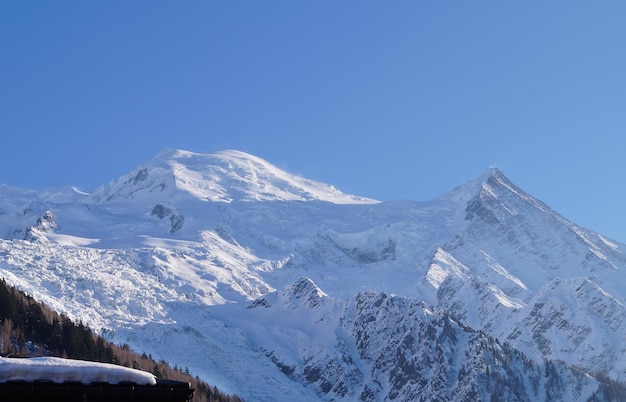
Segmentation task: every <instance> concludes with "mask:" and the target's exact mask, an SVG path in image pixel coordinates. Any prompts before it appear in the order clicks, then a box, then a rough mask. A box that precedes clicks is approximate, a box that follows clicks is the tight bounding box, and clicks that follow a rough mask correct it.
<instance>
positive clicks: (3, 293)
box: [0, 279, 241, 402]
mask: <svg viewBox="0 0 626 402" xmlns="http://www.w3.org/2000/svg"><path fill="white" fill-rule="evenodd" d="M0 353H2V355H15V356H25V357H33V356H57V357H65V358H70V359H81V360H90V361H97V362H103V363H113V364H118V365H122V366H126V367H132V368H135V369H139V370H144V371H148V372H151V373H153V374H154V375H156V376H157V377H160V378H167V379H171V380H177V381H185V382H189V383H191V385H192V387H193V388H194V389H195V392H194V397H193V399H192V400H193V401H196V402H205V401H208V402H214V401H216V402H217V401H226V402H239V401H241V399H240V398H239V397H237V396H232V395H226V394H224V393H222V392H220V391H219V390H218V389H217V388H216V387H212V386H210V385H208V384H206V383H205V382H203V381H201V380H200V379H199V378H198V377H193V376H192V375H191V374H190V373H189V370H188V369H187V368H185V369H183V368H179V367H176V366H175V367H171V366H170V365H169V364H167V362H165V361H163V360H161V361H158V362H157V361H156V360H154V359H153V358H152V356H149V355H146V354H143V355H139V354H138V353H135V352H133V351H132V350H131V349H130V348H129V347H128V345H122V346H117V345H115V344H113V343H111V342H108V341H107V340H105V339H104V338H102V337H100V336H98V335H95V334H94V333H93V332H92V331H91V329H90V328H89V327H87V326H86V325H84V324H83V323H78V324H77V323H75V322H73V321H72V320H70V319H69V318H68V317H66V316H64V315H61V314H58V313H56V312H55V311H53V310H51V309H50V308H48V307H47V306H46V305H44V304H43V303H38V302H36V301H35V300H34V299H33V298H32V297H30V296H28V295H26V294H24V293H23V292H21V291H20V290H18V289H16V288H15V287H10V286H8V285H7V284H6V282H5V281H4V279H1V280H0Z"/></svg>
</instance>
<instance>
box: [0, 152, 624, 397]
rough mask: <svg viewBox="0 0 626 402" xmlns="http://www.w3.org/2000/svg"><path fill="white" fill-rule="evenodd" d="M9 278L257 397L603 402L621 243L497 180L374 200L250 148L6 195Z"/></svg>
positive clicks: (615, 326)
mask: <svg viewBox="0 0 626 402" xmlns="http://www.w3.org/2000/svg"><path fill="white" fill-rule="evenodd" d="M0 236H1V237H2V238H3V239H2V240H0V276H2V277H4V278H5V279H6V280H7V281H8V282H9V283H11V284H14V285H16V286H18V287H20V288H21V289H23V290H25V291H26V292H28V293H30V294H32V295H33V296H34V297H35V298H37V299H39V300H42V301H44V302H45V303H47V304H48V305H50V306H51V307H53V308H55V309H56V310H58V311H60V312H63V313H65V314H67V315H69V316H71V317H74V318H77V319H80V320H82V321H83V322H85V323H87V324H89V325H90V326H91V327H92V328H94V329H96V330H98V331H100V332H101V333H103V334H105V335H106V336H107V337H108V338H110V339H111V340H113V341H115V342H120V343H121V342H125V343H128V344H129V345H131V346H132V347H134V348H135V349H137V350H139V351H140V352H146V353H150V354H152V355H153V356H155V357H157V358H159V359H161V358H162V359H165V360H168V361H169V362H171V363H172V364H177V365H179V366H181V367H182V366H186V367H188V368H189V369H190V370H191V371H192V372H193V373H195V374H198V375H199V376H200V377H202V378H203V379H204V380H206V381H208V382H211V383H213V384H216V385H217V386H219V387H220V388H221V389H224V390H225V391H226V392H236V393H237V394H239V395H241V396H243V397H244V398H247V399H249V400H275V399H276V396H277V395H280V397H281V399H286V400H312V401H313V400H320V399H321V400H366V401H378V400H432V399H440V400H464V399H469V400H487V399H489V398H491V397H492V396H493V397H496V398H498V399H499V400H564V401H565V400H587V399H589V398H591V399H592V400H593V399H594V398H595V400H603V399H612V397H611V395H614V394H612V393H611V392H614V391H615V390H614V389H613V388H612V387H613V386H614V385H615V383H613V382H611V380H610V379H614V380H621V379H623V378H624V375H625V374H626V361H624V359H620V357H622V356H624V353H625V352H626V335H625V334H626V328H625V327H624V326H625V324H624V323H625V322H626V320H625V318H626V308H625V307H624V305H625V304H626V276H624V270H626V254H624V250H625V248H626V245H623V244H620V243H618V242H615V241H612V240H610V239H607V238H605V237H603V236H601V235H600V234H597V233H594V232H592V231H590V230H587V229H585V228H582V227H579V226H577V225H576V224H574V223H573V222H570V221H568V220H567V219H565V218H563V217H562V216H560V215H559V214H558V213H557V212H555V211H553V210H552V209H550V207H548V206H547V205H545V204H544V203H542V202H541V201H539V200H536V199H534V198H533V197H532V196H530V195H529V194H527V193H525V192H524V191H523V190H521V189H520V188H518V187H516V186H515V185H514V184H513V183H511V182H510V181H509V180H508V179H507V178H506V177H505V176H504V175H503V174H502V172H500V171H499V170H497V169H489V170H487V171H486V172H484V173H483V174H482V175H481V176H479V177H478V178H477V179H475V180H472V181H470V182H468V183H466V184H463V185H461V186H459V187H457V188H455V189H453V190H452V191H450V192H449V193H447V194H444V195H442V196H441V197H439V198H437V199H434V200H430V201H426V202H417V201H409V200H396V201H389V202H379V201H376V200H372V199H368V198H365V197H358V196H354V195H349V194H344V193H342V192H341V191H339V190H338V189H336V188H334V187H333V186H331V185H327V184H323V183H319V182H315V181H313V180H308V179H304V178H301V177H298V176H295V175H292V174H289V173H287V172H284V171H282V170H280V169H278V168H277V167H275V166H273V165H271V164H270V163H268V162H266V161H264V160H262V159H260V158H258V157H255V156H252V155H248V154H245V153H243V152H238V151H224V152H219V153H216V154H198V153H192V152H187V151H181V150H165V151H163V152H162V153H160V154H159V155H157V156H156V157H155V158H154V159H153V160H151V161H148V162H147V163H146V164H144V165H142V166H139V167H137V168H136V169H135V170H133V171H132V172H130V173H129V174H127V175H124V176H122V177H120V178H118V179H115V180H112V181H111V182H110V183H107V184H105V185H103V186H102V187H100V188H98V189H97V190H96V191H94V193H93V194H85V193H82V192H80V191H78V190H76V189H75V188H72V187H68V188H62V189H50V190H46V191H43V192H41V193H37V192H34V191H30V190H22V189H16V188H11V187H8V186H4V185H0Z"/></svg>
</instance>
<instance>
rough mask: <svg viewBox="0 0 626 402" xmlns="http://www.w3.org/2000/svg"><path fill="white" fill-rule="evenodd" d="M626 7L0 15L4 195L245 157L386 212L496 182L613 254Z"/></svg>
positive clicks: (623, 216) (78, 7) (244, 4)
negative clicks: (146, 168)
mask: <svg viewBox="0 0 626 402" xmlns="http://www.w3.org/2000/svg"><path fill="white" fill-rule="evenodd" d="M624 21H626V2H623V1H606V2H601V3H592V2H587V1H585V2H578V1H567V2H566V1H554V2H539V1H530V2H496V1H475V2H459V1H457V2H445V1H442V2H439V1H437V2H435V1H410V2H409V1H393V2H380V1H379V2H374V1H337V2H320V1H315V2H314V1H309V2H306V1H237V2H227V1H185V2H171V1H153V0H151V1H132V2H124V1H107V2H84V1H62V2H51V1H28V2H17V1H15V2H9V1H4V2H0V55H1V56H0V110H1V112H0V133H1V139H2V140H1V147H0V183H4V184H9V185H13V186H18V187H23V188H31V189H43V188H47V187H61V186H64V185H74V186H77V187H79V188H80V189H82V190H84V191H88V192H89V191H93V190H94V189H95V188H96V187H98V186H99V185H101V184H104V183H106V182H107V181H109V180H110V179H113V178H115V177H118V176H120V175H122V174H125V173H127V172H128V171H130V170H131V169H133V168H134V167H136V166H137V165H139V164H141V163H143V162H145V161H147V160H149V159H150V158H152V157H154V156H155V155H156V154H157V153H158V152H160V151H161V150H163V149H164V148H182V149H187V150H190V151H196V152H213V151H218V150H221V149H226V148H233V149H239V150H243V151H246V152H249V153H252V154H255V155H258V156H260V157H262V158H265V159H267V160H268V161H270V162H272V163H274V164H275V165H277V166H279V167H281V168H283V169H285V170H288V171H290V172H292V173H297V174H301V175H303V176H306V177H309V178H312V179H316V180H320V181H324V182H327V183H331V184H334V185H335V186H337V187H338V188H340V189H341V190H343V191H345V192H349V193H354V194H359V195H364V196H369V197H373V198H377V199H381V200H390V199H398V198H408V199H413V200H426V199H430V198H434V197H436V196H438V195H439V194H441V193H443V192H445V191H448V190H450V189H452V188H453V187H455V186H456V185H458V184H461V183H463V182H465V181H467V180H470V179H473V178H475V177H477V176H479V175H480V174H481V173H482V172H483V171H484V170H485V169H486V168H488V167H490V166H497V167H499V168H500V169H502V171H503V172H504V173H505V175H507V176H508V177H509V178H510V179H511V180H512V181H513V182H515V183H516V184H518V185H519V186H521V187H522V188H523V189H525V190H526V191H528V192H530V193H531V194H532V195H534V196H535V197H537V198H539V199H541V200H543V201H545V202H547V203H548V204H549V205H550V206H552V207H553V208H554V209H556V210H557V211H559V212H561V213H562V214H563V215H564V216H565V217H567V218H569V219H571V220H573V221H575V222H577V223H579V224H582V225H583V226H586V227H589V228H591V229H593V230H596V231H598V232H600V233H602V234H605V235H607V236H609V237H612V238H614V239H617V240H620V241H622V242H626V208H625V207H626V189H625V185H624V184H625V182H624V172H625V171H626V158H625V157H624V156H623V155H624V152H625V150H626V135H624V134H625V129H626V114H625V113H624V112H625V111H626V74H625V72H626V24H625V23H624Z"/></svg>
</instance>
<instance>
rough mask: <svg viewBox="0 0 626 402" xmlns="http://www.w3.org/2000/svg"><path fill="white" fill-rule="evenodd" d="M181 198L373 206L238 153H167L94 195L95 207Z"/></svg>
mask: <svg viewBox="0 0 626 402" xmlns="http://www.w3.org/2000/svg"><path fill="white" fill-rule="evenodd" d="M159 193H162V195H163V196H164V197H169V198H171V197H180V196H181V195H182V194H185V195H187V196H192V197H195V198H197V199H200V200H206V201H213V202H227V203H229V202H233V201H311V200H318V201H327V202H332V203H335V204H369V203H375V202H377V201H375V200H372V199H368V198H364V197H357V196H352V195H347V194H344V193H342V192H341V191H339V190H337V189H336V188H335V187H334V186H331V185H327V184H324V183H320V182H316V181H313V180H308V179H304V178H302V177H299V176H295V175H292V174H289V173H287V172H285V171H283V170H281V169H279V168H277V167H276V166H274V165H272V164H270V163H268V162H267V161H265V160H263V159H261V158H258V157H256V156H253V155H250V154H247V153H245V152H241V151H234V150H228V151H221V152H217V153H214V154H199V153H194V152H189V151H183V150H178V149H166V150H164V151H163V152H161V153H159V154H158V155H157V156H156V157H155V158H154V159H152V160H151V161H150V162H148V163H147V164H145V165H142V166H140V167H138V168H137V169H135V170H134V171H133V172H131V173H130V174H128V175H125V176H122V177H120V178H118V179H116V180H113V181H112V182H110V183H108V184H107V185H105V186H103V187H100V188H99V189H97V190H96V191H95V192H94V194H93V197H94V199H95V200H98V201H112V200H115V199H132V198H146V197H154V194H159Z"/></svg>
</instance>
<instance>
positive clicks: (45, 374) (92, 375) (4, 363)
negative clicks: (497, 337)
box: [0, 357, 156, 385]
mask: <svg viewBox="0 0 626 402" xmlns="http://www.w3.org/2000/svg"><path fill="white" fill-rule="evenodd" d="M19 380H22V381H52V382H56V383H62V382H66V381H67V382H80V383H83V384H91V383H93V382H106V383H109V384H119V383H120V382H125V381H128V382H133V383H136V384H137V385H155V384H156V377H155V376H154V375H153V374H151V373H148V372H145V371H141V370H135V369H131V368H128V367H122V366H117V365H115V364H107V363H96V362H88V361H84V360H71V359H62V358H59V357H32V358H5V357H0V382H7V381H19Z"/></svg>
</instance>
